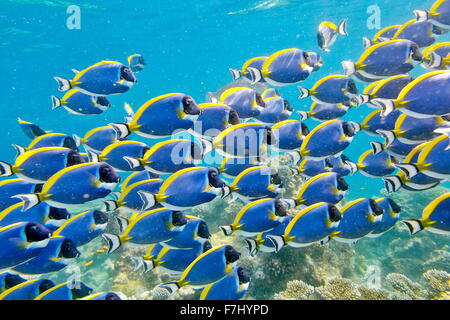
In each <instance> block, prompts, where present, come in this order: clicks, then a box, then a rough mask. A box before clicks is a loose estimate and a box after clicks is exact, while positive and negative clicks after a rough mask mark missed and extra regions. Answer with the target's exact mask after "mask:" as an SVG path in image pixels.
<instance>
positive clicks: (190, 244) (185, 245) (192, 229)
mask: <svg viewBox="0 0 450 320" xmlns="http://www.w3.org/2000/svg"><path fill="white" fill-rule="evenodd" d="M186 218H187V222H186V225H185V226H184V228H183V230H181V232H180V233H178V234H177V235H175V236H174V237H173V238H172V239H170V240H169V241H165V242H162V243H161V245H162V246H164V247H168V248H175V249H193V248H196V247H198V244H199V243H205V242H206V241H208V239H209V238H210V237H211V234H210V233H209V228H208V224H207V223H206V221H205V220H203V219H201V218H197V217H193V216H186Z"/></svg>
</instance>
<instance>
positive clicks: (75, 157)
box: [66, 150, 84, 167]
mask: <svg viewBox="0 0 450 320" xmlns="http://www.w3.org/2000/svg"><path fill="white" fill-rule="evenodd" d="M80 163H84V159H83V157H82V156H81V155H80V154H79V153H78V151H76V150H71V151H69V153H68V154H67V164H66V166H67V167H70V166H73V165H76V164H80Z"/></svg>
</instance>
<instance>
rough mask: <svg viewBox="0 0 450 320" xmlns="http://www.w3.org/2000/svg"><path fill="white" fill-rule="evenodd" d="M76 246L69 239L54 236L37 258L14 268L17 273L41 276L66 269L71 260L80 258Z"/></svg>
mask: <svg viewBox="0 0 450 320" xmlns="http://www.w3.org/2000/svg"><path fill="white" fill-rule="evenodd" d="M80 254H81V253H80V252H79V251H78V249H77V246H76V244H75V243H74V242H73V241H72V240H71V239H68V238H65V237H61V236H52V237H51V238H50V239H49V242H48V244H47V246H45V248H44V249H42V251H41V252H40V253H39V254H38V255H37V256H35V257H33V258H31V259H30V260H28V261H26V262H25V263H22V264H20V265H18V266H15V267H14V268H12V270H14V271H16V272H20V273H21V274H28V275H40V274H45V273H51V272H56V271H59V270H62V269H64V268H65V267H67V265H68V264H69V263H70V260H69V259H74V258H77V257H79V256H80Z"/></svg>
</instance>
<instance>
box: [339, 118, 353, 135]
mask: <svg viewBox="0 0 450 320" xmlns="http://www.w3.org/2000/svg"><path fill="white" fill-rule="evenodd" d="M342 130H343V131H344V134H345V135H346V136H347V137H353V136H354V135H355V134H356V131H355V128H354V127H353V126H352V125H351V124H350V123H348V122H345V121H344V122H343V123H342Z"/></svg>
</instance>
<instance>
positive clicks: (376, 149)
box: [370, 141, 384, 154]
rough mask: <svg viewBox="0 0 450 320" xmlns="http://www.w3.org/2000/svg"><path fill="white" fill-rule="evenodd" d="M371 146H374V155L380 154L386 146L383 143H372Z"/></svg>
mask: <svg viewBox="0 0 450 320" xmlns="http://www.w3.org/2000/svg"><path fill="white" fill-rule="evenodd" d="M370 145H371V146H372V150H373V154H379V153H380V152H383V150H384V145H383V144H382V143H379V142H373V141H372V142H371V143H370Z"/></svg>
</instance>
